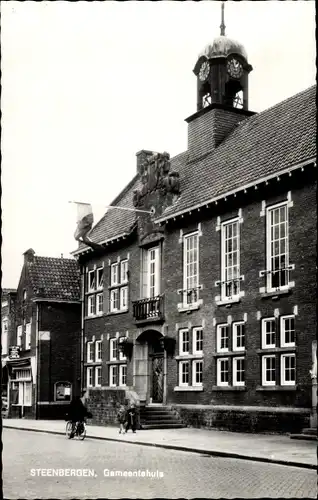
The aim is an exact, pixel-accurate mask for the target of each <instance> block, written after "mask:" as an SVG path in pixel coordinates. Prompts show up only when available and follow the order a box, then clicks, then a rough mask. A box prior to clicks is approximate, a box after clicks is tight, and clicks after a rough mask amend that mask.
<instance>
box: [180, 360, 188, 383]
mask: <svg viewBox="0 0 318 500" xmlns="http://www.w3.org/2000/svg"><path fill="white" fill-rule="evenodd" d="M184 365H187V366H188V382H182V367H183V366H184ZM189 383H190V361H189V360H187V361H179V386H180V387H188V386H189Z"/></svg>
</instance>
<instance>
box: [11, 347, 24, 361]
mask: <svg viewBox="0 0 318 500" xmlns="http://www.w3.org/2000/svg"><path fill="white" fill-rule="evenodd" d="M20 349H21V348H20V346H18V345H11V346H10V347H9V358H10V359H18V358H20Z"/></svg>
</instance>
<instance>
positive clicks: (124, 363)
mask: <svg viewBox="0 0 318 500" xmlns="http://www.w3.org/2000/svg"><path fill="white" fill-rule="evenodd" d="M126 364H127V359H123V360H121V359H114V361H106V365H126ZM116 387H117V386H116Z"/></svg>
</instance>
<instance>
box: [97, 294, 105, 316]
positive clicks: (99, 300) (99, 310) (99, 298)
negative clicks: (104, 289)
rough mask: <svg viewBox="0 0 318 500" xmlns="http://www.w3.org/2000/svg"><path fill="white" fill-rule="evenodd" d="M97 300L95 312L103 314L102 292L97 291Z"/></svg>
mask: <svg viewBox="0 0 318 500" xmlns="http://www.w3.org/2000/svg"><path fill="white" fill-rule="evenodd" d="M96 302H97V314H103V311H104V295H103V294H102V293H98V294H97V295H96Z"/></svg>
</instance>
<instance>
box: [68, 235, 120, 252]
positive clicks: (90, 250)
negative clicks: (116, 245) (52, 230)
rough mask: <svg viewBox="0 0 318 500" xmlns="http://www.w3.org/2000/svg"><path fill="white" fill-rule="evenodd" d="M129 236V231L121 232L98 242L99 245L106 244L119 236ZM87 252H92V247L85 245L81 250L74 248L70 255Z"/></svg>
mask: <svg viewBox="0 0 318 500" xmlns="http://www.w3.org/2000/svg"><path fill="white" fill-rule="evenodd" d="M127 236H129V233H122V234H119V235H117V236H113V237H112V238H108V240H104V241H100V242H99V243H98V244H99V245H108V244H109V243H112V242H113V241H115V240H119V239H120V238H126V237H127ZM88 252H93V249H91V248H89V247H86V248H82V249H81V250H74V251H73V252H70V254H71V255H80V254H83V253H88Z"/></svg>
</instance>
